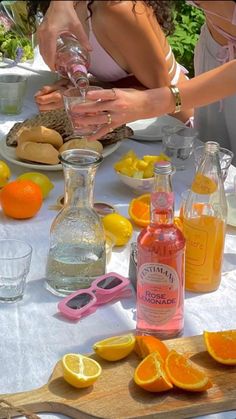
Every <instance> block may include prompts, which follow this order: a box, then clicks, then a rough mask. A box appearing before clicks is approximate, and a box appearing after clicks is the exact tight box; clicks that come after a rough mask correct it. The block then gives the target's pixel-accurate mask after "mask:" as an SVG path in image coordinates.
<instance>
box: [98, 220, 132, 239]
mask: <svg viewBox="0 0 236 419" xmlns="http://www.w3.org/2000/svg"><path fill="white" fill-rule="evenodd" d="M102 222H103V226H104V229H105V231H106V232H108V233H110V234H111V236H112V237H113V239H114V244H115V246H123V245H124V244H126V243H127V242H128V241H129V239H130V237H131V236H132V233H133V227H132V224H131V222H130V221H129V220H128V219H127V218H125V217H123V216H122V215H120V214H117V213H114V214H107V215H105V217H103V218H102Z"/></svg>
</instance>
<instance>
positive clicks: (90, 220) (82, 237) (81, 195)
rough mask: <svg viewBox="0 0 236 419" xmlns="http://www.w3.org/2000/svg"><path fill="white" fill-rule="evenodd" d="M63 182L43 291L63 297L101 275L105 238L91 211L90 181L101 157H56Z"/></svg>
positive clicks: (71, 153) (87, 153)
mask: <svg viewBox="0 0 236 419" xmlns="http://www.w3.org/2000/svg"><path fill="white" fill-rule="evenodd" d="M59 158H60V160H61V163H62V167H63V171H64V178H65V191H64V197H65V198H64V206H63V207H62V209H61V210H60V212H59V213H58V214H57V216H56V218H55V219H54V221H53V223H52V226H51V232H50V249H49V253H48V260H47V268H46V287H47V289H48V290H49V291H51V292H52V293H53V294H56V295H59V296H65V295H68V294H70V293H71V292H73V291H76V290H78V289H81V288H88V287H89V286H90V284H91V283H92V281H93V280H94V279H95V278H96V277H98V276H99V275H103V274H104V273H105V268H106V238H105V232H104V229H103V224H102V221H101V218H100V217H99V215H98V214H97V212H96V210H95V209H94V207H93V188H94V179H95V174H96V171H97V168H98V166H99V165H100V163H101V162H102V159H103V157H102V156H101V154H99V153H97V152H95V151H92V150H85V149H83V150H81V149H76V150H75V149H73V150H67V151H64V152H63V153H62V154H61V155H60V156H59Z"/></svg>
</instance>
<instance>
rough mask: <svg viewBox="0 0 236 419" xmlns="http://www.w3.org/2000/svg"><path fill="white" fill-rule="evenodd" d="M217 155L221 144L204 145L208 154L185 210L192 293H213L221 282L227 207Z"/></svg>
mask: <svg viewBox="0 0 236 419" xmlns="http://www.w3.org/2000/svg"><path fill="white" fill-rule="evenodd" d="M218 153H219V144H218V143H216V142H213V141H208V142H207V143H205V152H204V154H203V157H202V160H201V162H200V164H199V167H198V169H197V172H196V174H195V177H194V179H193V183H192V186H191V190H190V192H189V194H188V197H187V200H186V203H185V205H184V208H183V232H184V235H185V238H186V271H185V275H186V276H185V287H186V289H187V290H188V291H193V292H211V291H214V290H216V289H217V288H218V287H219V285H220V280H221V266H222V260H223V253H224V238H225V226H226V218H227V203H226V198H225V192H224V186H223V181H222V175H221V170H220V163H219V154H218Z"/></svg>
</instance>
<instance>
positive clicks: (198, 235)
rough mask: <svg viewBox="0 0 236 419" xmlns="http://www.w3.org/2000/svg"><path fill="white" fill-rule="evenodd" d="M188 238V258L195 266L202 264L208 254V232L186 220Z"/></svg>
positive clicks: (185, 232)
mask: <svg viewBox="0 0 236 419" xmlns="http://www.w3.org/2000/svg"><path fill="white" fill-rule="evenodd" d="M184 235H185V238H186V259H187V260H188V262H189V263H191V264H193V265H195V266H202V265H204V263H205V259H206V256H207V245H208V240H209V237H208V232H207V231H206V230H202V229H201V228H199V227H197V226H195V227H194V226H193V225H191V224H188V223H187V222H186V221H185V222H184Z"/></svg>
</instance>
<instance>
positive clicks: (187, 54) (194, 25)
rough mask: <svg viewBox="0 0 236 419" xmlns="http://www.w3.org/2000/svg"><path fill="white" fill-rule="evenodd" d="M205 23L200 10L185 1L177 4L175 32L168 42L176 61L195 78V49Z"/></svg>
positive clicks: (178, 0)
mask: <svg viewBox="0 0 236 419" xmlns="http://www.w3.org/2000/svg"><path fill="white" fill-rule="evenodd" d="M204 22H205V17H204V13H203V12H202V11H201V10H200V9H197V8H196V7H192V6H189V5H187V4H186V3H185V0H177V1H176V2H175V10H174V24H175V32H174V33H173V35H170V36H169V37H168V41H169V43H170V45H171V48H172V50H173V53H174V55H175V58H176V60H177V61H178V62H179V64H182V65H183V66H184V67H186V69H187V70H188V71H189V76H190V77H193V76H194V64H193V56H194V48H195V45H196V43H197V40H198V38H199V34H200V30H201V26H202V25H203V23H204Z"/></svg>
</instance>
